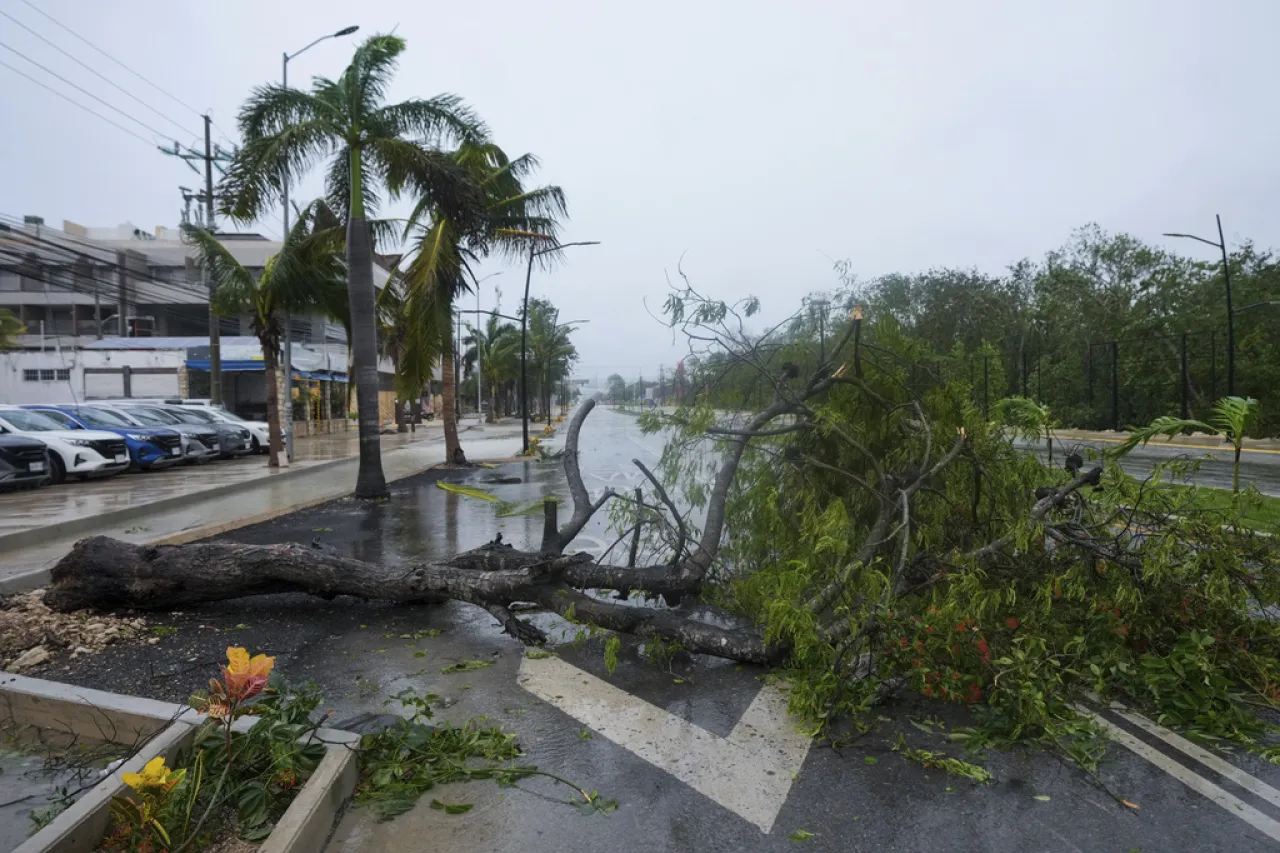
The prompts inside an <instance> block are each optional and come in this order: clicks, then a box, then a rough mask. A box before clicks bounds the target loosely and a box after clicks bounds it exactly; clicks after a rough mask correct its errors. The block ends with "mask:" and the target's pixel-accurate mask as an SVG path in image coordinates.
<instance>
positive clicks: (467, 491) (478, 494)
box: [436, 480, 497, 501]
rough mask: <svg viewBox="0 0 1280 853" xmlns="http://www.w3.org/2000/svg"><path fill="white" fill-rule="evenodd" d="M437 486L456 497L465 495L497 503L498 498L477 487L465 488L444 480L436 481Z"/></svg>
mask: <svg viewBox="0 0 1280 853" xmlns="http://www.w3.org/2000/svg"><path fill="white" fill-rule="evenodd" d="M436 485H437V486H439V487H440V488H442V489H444V490H445V491H446V492H453V493H454V494H455V495H465V496H466V497H469V498H478V499H480V500H482V501H496V500H497V498H496V497H494V496H493V495H491V494H489V493H488V492H486V491H485V490H484V489H478V488H476V487H475V486H463V485H461V484H459V483H446V482H445V481H444V480H436Z"/></svg>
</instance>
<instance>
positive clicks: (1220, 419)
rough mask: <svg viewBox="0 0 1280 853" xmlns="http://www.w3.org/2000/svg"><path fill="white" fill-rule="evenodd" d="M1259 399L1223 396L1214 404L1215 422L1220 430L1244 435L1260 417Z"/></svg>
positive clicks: (1235, 434)
mask: <svg viewBox="0 0 1280 853" xmlns="http://www.w3.org/2000/svg"><path fill="white" fill-rule="evenodd" d="M1258 411H1259V409H1258V401H1257V400H1255V399H1253V398H1252V397H1223V398H1222V399H1221V400H1219V401H1218V402H1217V403H1215V404H1214V406H1213V424H1214V426H1216V427H1217V428H1218V430H1217V431H1218V432H1221V433H1223V434H1224V435H1230V436H1233V437H1234V436H1243V435H1245V434H1246V433H1248V432H1249V429H1250V428H1251V427H1252V426H1253V423H1254V421H1255V420H1257V417H1258Z"/></svg>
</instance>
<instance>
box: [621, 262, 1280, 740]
mask: <svg viewBox="0 0 1280 853" xmlns="http://www.w3.org/2000/svg"><path fill="white" fill-rule="evenodd" d="M708 303H709V304H708ZM747 304H748V303H746V302H745V301H744V302H743V303H741V305H740V306H737V307H735V306H732V305H726V304H725V303H721V302H713V301H711V300H707V299H706V298H704V297H702V296H700V295H698V294H697V293H696V292H694V291H693V290H692V288H688V287H686V288H682V289H680V290H678V291H677V292H676V293H674V294H673V296H672V299H671V300H669V301H668V317H669V318H670V319H671V321H672V323H673V325H674V326H676V327H677V328H678V329H681V330H684V331H686V332H687V333H688V334H689V337H690V340H691V341H692V342H693V343H694V345H695V347H696V348H698V349H700V350H701V351H702V352H701V353H700V355H701V356H702V357H701V359H700V368H699V375H700V382H701V384H700V386H699V390H698V394H697V397H696V398H695V399H694V400H693V401H691V405H690V406H688V407H686V408H683V409H681V410H679V411H678V414H677V416H676V418H675V419H674V420H670V419H662V418H660V417H658V416H650V417H648V418H646V419H645V420H644V423H645V424H646V426H647V428H649V429H651V430H655V431H659V430H661V431H664V432H665V434H666V435H667V436H668V444H667V449H666V453H665V454H664V459H663V466H662V471H663V473H664V475H665V476H664V478H663V479H664V482H666V484H667V488H668V489H669V490H673V491H675V490H678V493H679V494H680V495H681V496H682V498H683V499H684V500H686V501H687V502H688V504H690V505H692V506H693V507H694V510H693V511H692V512H691V513H690V514H689V518H688V521H689V522H690V523H692V521H693V520H694V519H696V518H697V517H698V516H699V513H700V510H699V509H698V507H707V508H710V507H712V506H713V505H714V496H713V495H711V490H710V489H709V488H708V487H706V486H704V484H706V483H710V482H712V481H713V478H714V475H715V472H716V471H723V462H724V459H725V458H726V454H730V453H733V452H734V451H735V445H739V444H745V450H743V451H742V456H741V460H740V462H738V464H737V467H736V472H735V473H736V477H735V478H734V481H733V482H734V485H733V487H732V488H731V489H730V490H729V493H728V494H729V497H728V500H727V503H726V506H725V511H724V514H725V519H726V521H725V528H726V531H727V535H726V536H725V539H724V543H723V545H722V547H721V548H720V549H719V551H718V553H717V554H716V557H715V563H714V566H713V568H712V571H711V573H710V574H709V575H708V578H709V580H710V584H709V585H704V587H703V595H704V597H707V598H709V599H711V600H713V601H715V602H717V603H719V604H721V605H722V606H725V607H727V608H729V609H731V610H732V611H734V612H736V613H737V614H738V615H739V616H741V617H743V618H744V619H746V620H747V621H748V622H750V623H754V624H757V625H759V626H761V627H762V630H763V631H764V636H765V639H766V642H768V643H770V644H772V645H773V646H774V647H776V648H782V649H785V650H786V658H785V664H784V665H785V667H786V668H787V669H788V670H789V675H790V678H791V680H792V683H793V692H792V709H793V710H794V711H796V712H798V713H800V714H802V715H803V716H804V717H805V718H806V719H808V720H810V721H811V723H812V724H813V726H814V730H815V731H824V730H825V731H831V729H830V728H828V727H829V726H830V724H831V723H832V722H833V721H834V720H837V719H841V718H843V717H846V716H848V715H852V716H853V717H855V718H857V717H858V716H859V715H860V714H862V713H864V712H866V711H867V710H868V709H869V708H870V707H871V706H872V705H874V704H876V703H878V702H880V701H883V700H884V699H885V698H886V696H889V695H892V694H894V693H897V692H900V691H903V690H909V691H916V692H919V693H921V694H923V695H924V696H926V697H932V698H934V699H937V700H940V701H948V702H956V703H961V704H964V705H966V706H969V707H970V708H971V709H972V711H973V714H974V720H975V726H974V727H973V728H972V729H971V730H968V731H967V732H965V733H962V737H967V738H968V739H969V740H970V742H971V743H972V744H973V745H985V744H1004V743H1010V742H1013V741H1027V740H1031V741H1036V742H1040V743H1043V744H1046V745H1050V746H1053V747H1056V748H1059V749H1061V750H1064V751H1066V752H1067V753H1069V754H1070V755H1072V756H1073V757H1075V758H1077V759H1078V760H1080V761H1081V762H1083V763H1085V764H1086V765H1089V764H1092V762H1093V761H1094V760H1095V759H1096V756H1097V749H1098V747H1097V742H1096V740H1095V739H1094V738H1092V737H1089V735H1091V734H1092V732H1091V729H1090V724H1089V723H1088V722H1087V721H1086V720H1085V719H1083V718H1081V717H1079V716H1078V715H1077V713H1076V711H1075V709H1074V707H1073V704H1074V703H1076V702H1079V701H1082V700H1084V698H1085V696H1086V695H1087V693H1088V692H1090V691H1093V692H1096V693H1098V694H1101V695H1102V696H1104V697H1109V698H1114V699H1121V700H1122V701H1125V702H1127V703H1130V704H1132V705H1136V706H1139V707H1142V708H1144V709H1148V710H1150V711H1151V712H1152V713H1153V714H1154V715H1155V716H1156V718H1157V719H1159V720H1161V721H1163V722H1164V723H1166V724H1169V725H1172V726H1175V727H1177V728H1180V729H1182V730H1183V731H1184V732H1186V733H1187V735H1188V736H1189V737H1192V738H1195V739H1200V740H1202V741H1213V740H1217V739H1226V740H1230V741H1233V742H1235V743H1239V744H1243V745H1246V746H1248V747H1250V748H1252V749H1255V750H1257V751H1259V752H1262V753H1264V754H1265V755H1266V756H1267V757H1268V758H1272V759H1274V758H1276V757H1277V756H1276V751H1275V750H1274V749H1273V748H1271V747H1269V746H1268V745H1267V740H1266V737H1265V736H1266V735H1267V733H1268V732H1269V730H1270V729H1271V727H1270V726H1269V724H1267V723H1265V722H1264V721H1262V720H1261V719H1260V718H1259V717H1258V716H1257V715H1256V714H1255V713H1254V710H1253V708H1252V706H1253V705H1261V706H1265V707H1272V708H1275V707H1278V706H1280V628H1278V627H1277V624H1276V622H1275V621H1274V620H1273V619H1270V618H1264V617H1263V615H1262V614H1265V613H1269V612H1271V609H1272V608H1274V606H1275V605H1276V604H1277V603H1280V599H1278V597H1280V582H1278V581H1277V579H1276V577H1275V576H1274V573H1272V572H1270V571H1269V570H1268V567H1269V566H1270V565H1272V563H1273V561H1274V559H1275V558H1276V556H1277V546H1276V544H1274V541H1275V540H1272V539H1268V538H1263V537H1257V536H1253V535H1250V534H1249V533H1248V532H1246V531H1244V530H1242V529H1241V528H1239V527H1237V526H1236V524H1235V521H1236V520H1235V518H1233V517H1232V516H1231V515H1229V514H1228V515H1224V514H1222V513H1218V512H1205V511H1200V510H1198V509H1197V508H1196V505H1195V500H1194V490H1191V492H1190V493H1189V492H1188V490H1187V489H1186V488H1185V487H1176V486H1175V484H1174V483H1173V480H1174V479H1175V475H1176V474H1179V473H1182V472H1184V470H1185V467H1186V466H1187V465H1188V464H1189V463H1185V462H1170V463H1167V464H1165V465H1161V466H1158V467H1157V469H1156V471H1155V473H1154V474H1153V475H1152V476H1151V478H1149V479H1147V480H1145V481H1139V480H1136V479H1134V478H1132V477H1130V476H1128V475H1126V474H1125V473H1124V472H1123V471H1121V469H1120V468H1119V466H1118V465H1116V464H1114V460H1113V459H1111V458H1109V457H1096V456H1095V458H1094V459H1093V460H1091V461H1090V462H1087V463H1086V462H1083V460H1075V461H1074V462H1072V461H1068V460H1064V464H1066V465H1067V466H1070V467H1068V468H1064V467H1059V466H1058V465H1054V464H1044V463H1042V462H1041V461H1039V460H1038V459H1036V458H1035V457H1034V456H1033V455H1031V454H1028V453H1025V452H1023V451H1021V450H1019V449H1018V448H1017V447H1016V446H1015V445H1014V444H1013V442H1012V441H1011V439H1012V435H1011V434H1010V432H1009V431H1008V430H1007V429H1005V428H1004V426H1003V424H1002V423H1000V422H993V421H992V420H990V419H989V418H988V417H987V416H986V415H985V414H984V413H983V411H982V407H981V405H979V404H978V403H976V402H975V395H974V388H973V384H972V382H971V381H969V380H967V379H965V378H963V377H965V375H966V374H965V372H964V371H963V370H956V369H955V368H956V366H957V365H958V364H963V363H964V361H965V359H966V358H967V357H968V356H969V355H972V353H973V351H972V350H970V351H968V352H967V353H966V351H965V350H964V349H963V346H957V347H955V348H954V349H952V350H951V351H949V352H948V353H947V354H946V355H945V356H944V357H942V358H940V357H939V356H938V353H937V350H936V349H935V348H934V347H933V346H931V344H930V342H929V340H928V339H927V338H925V337H922V336H920V335H919V334H918V333H917V331H918V326H917V324H916V323H912V324H911V325H912V326H913V327H915V328H907V327H906V325H905V324H904V323H901V322H899V321H898V320H897V319H896V318H895V317H894V316H893V315H892V314H891V313H886V314H877V315H873V316H874V319H873V320H869V322H867V323H866V324H863V323H861V321H856V320H855V321H854V322H853V324H852V325H853V326H854V327H855V329H854V331H853V332H852V333H850V332H849V331H846V332H844V333H842V334H840V335H839V336H838V337H837V338H835V339H833V340H832V341H829V342H827V344H826V347H827V353H828V358H827V360H826V362H825V363H823V362H822V361H821V359H820V358H818V357H816V356H815V352H816V351H818V349H819V346H820V342H818V341H816V340H814V336H813V334H812V333H811V332H807V331H806V328H807V327H805V325H804V323H799V325H797V323H796V322H794V321H795V320H797V319H802V318H799V317H798V316H797V317H796V318H792V320H793V322H788V323H782V324H778V325H776V326H774V327H773V328H771V329H766V330H764V331H763V332H757V333H750V332H744V331H742V330H743V329H744V328H749V326H747V325H745V324H740V321H741V320H742V319H743V318H745V311H744V310H743V307H744V306H745V305H747ZM987 307H990V306H987ZM982 310H986V309H985V308H983V309H982ZM979 313H980V312H979ZM915 319H916V320H918V319H919V318H915ZM846 325H847V324H846ZM708 340H710V341H712V342H713V345H712V346H711V347H710V348H708V347H707V345H706V342H707V341H708ZM969 345H970V346H972V347H973V348H974V349H975V350H978V351H980V349H979V348H980V347H981V346H983V345H984V341H983V339H982V338H981V337H974V338H972V340H971V341H969ZM717 380H725V381H726V382H727V384H728V386H729V388H728V391H727V393H726V389H723V388H721V387H720V386H719V385H717ZM748 380H750V381H748ZM734 396H736V397H737V398H738V400H737V402H738V407H739V409H740V411H738V412H737V413H736V414H733V413H729V412H726V410H725V408H724V404H725V402H726V399H728V398H730V397H734ZM1000 408H1002V409H1003V410H1005V412H1006V413H1007V414H1009V415H1010V420H1011V421H1012V422H1013V423H1015V424H1017V425H1020V426H1022V427H1024V428H1030V429H1032V430H1034V431H1038V432H1039V431H1043V430H1045V429H1046V428H1047V425H1048V424H1049V423H1050V419H1049V415H1048V411H1047V409H1045V408H1044V407H1042V406H1039V405H1038V404H1034V403H1030V401H1011V402H1009V403H1006V404H1004V405H1003V406H1001V407H1000ZM1033 408H1034V411H1032V409H1033ZM1237 408H1238V407H1237ZM783 413H785V414H783ZM1224 416H1225V415H1224ZM1233 423H1235V421H1233ZM1237 428H1238V427H1237ZM1041 434H1043V433H1042V432H1041ZM1120 452H1123V449H1122V450H1121V451H1120ZM655 503H656V501H655ZM707 514H708V516H709V515H710V512H709V511H708V513H707ZM707 523H708V524H710V523H713V522H712V521H708V522H707ZM671 538H672V534H671V533H670V531H669V530H664V529H662V528H661V527H659V526H657V525H655V526H654V527H653V528H652V532H651V534H650V539H651V540H655V539H656V540H658V544H657V545H655V546H654V547H658V548H661V547H663V543H667V546H668V547H669V543H670V541H671Z"/></svg>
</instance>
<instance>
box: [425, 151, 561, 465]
mask: <svg viewBox="0 0 1280 853" xmlns="http://www.w3.org/2000/svg"><path fill="white" fill-rule="evenodd" d="M452 159H453V161H454V163H455V164H456V166H457V167H458V168H459V169H461V170H462V172H463V173H464V174H465V175H467V176H468V178H469V180H470V185H471V188H472V189H473V190H474V192H473V193H472V194H470V195H468V194H467V193H466V192H465V191H461V192H455V193H451V194H447V195H444V194H441V193H433V192H430V191H429V190H430V186H431V183H432V181H433V178H432V176H431V175H430V174H426V175H423V180H421V181H418V180H416V179H415V180H414V183H415V185H417V186H418V191H419V197H420V198H419V202H418V204H417V206H416V207H415V209H414V211H413V214H412V215H411V216H410V218H409V222H410V225H409V227H408V229H407V230H406V236H412V237H413V245H412V259H411V260H410V261H409V263H408V265H407V267H406V268H405V273H404V276H405V282H406V300H407V303H408V311H407V312H406V313H407V316H408V319H409V325H408V332H407V335H406V340H405V351H406V353H407V358H409V359H411V360H415V359H416V360H418V361H427V362H430V363H432V364H434V363H435V359H436V358H439V359H440V373H441V376H442V380H443V383H442V384H443V386H444V387H443V397H444V399H443V404H442V407H441V408H442V409H443V411H442V412H441V414H442V416H443V418H444V435H445V453H446V457H447V458H448V459H449V461H451V462H453V463H455V464H462V463H465V462H466V461H467V460H466V455H465V454H464V453H463V452H462V445H461V444H460V443H459V441H458V420H457V413H456V408H455V402H454V398H455V394H456V390H457V389H456V376H455V369H454V363H453V325H452V316H453V304H454V302H455V301H456V300H457V299H458V297H460V296H462V295H463V294H464V293H469V292H470V291H471V287H472V282H473V281H474V274H473V272H472V266H473V264H475V263H476V262H477V261H479V260H480V259H482V258H485V257H488V256H490V255H493V254H505V255H507V256H508V257H511V258H516V257H524V256H525V255H526V253H527V252H528V251H529V248H530V246H531V245H540V246H541V245H546V243H547V241H548V240H554V239H555V236H556V234H557V232H558V230H559V223H560V219H561V218H563V217H564V216H565V215H566V214H567V211H566V208H565V201H564V193H563V192H562V191H561V190H560V188H559V187H555V186H548V187H539V188H537V189H526V188H525V181H526V180H527V178H528V177H529V176H530V175H531V174H532V173H533V171H534V170H535V169H536V168H537V167H538V160H537V158H536V157H534V156H533V155H531V154H525V155H524V156H522V157H517V158H515V159H510V158H508V157H507V155H506V154H505V153H504V152H503V151H502V149H501V148H499V147H498V146H496V145H493V144H492V143H486V142H468V143H465V144H463V145H462V146H460V147H459V148H458V149H457V150H456V151H454V152H453V154H452ZM442 202H448V204H447V205H446V204H444V203H442ZM553 254H554V253H553ZM553 254H552V255H546V256H544V257H548V258H550V257H552V256H553Z"/></svg>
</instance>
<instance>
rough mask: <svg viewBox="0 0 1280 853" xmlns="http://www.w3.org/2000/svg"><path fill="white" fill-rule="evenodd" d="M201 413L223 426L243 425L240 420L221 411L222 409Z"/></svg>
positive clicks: (204, 410) (203, 410)
mask: <svg viewBox="0 0 1280 853" xmlns="http://www.w3.org/2000/svg"><path fill="white" fill-rule="evenodd" d="M201 411H202V413H207V414H208V415H209V417H211V418H213V419H214V420H215V421H221V422H222V423H224V424H239V423H244V421H242V420H240V418H238V417H236V416H235V415H233V414H231V413H230V412H227V411H223V410H222V409H202V410H201Z"/></svg>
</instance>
